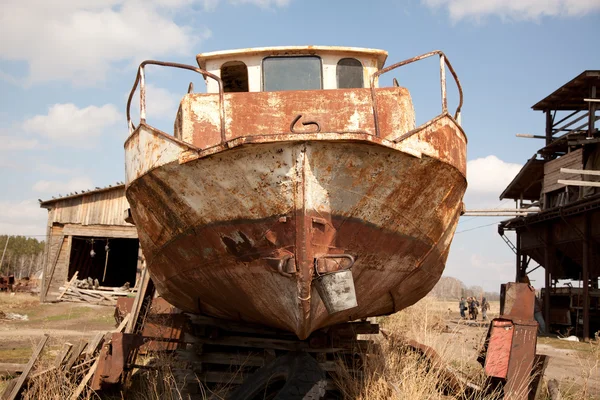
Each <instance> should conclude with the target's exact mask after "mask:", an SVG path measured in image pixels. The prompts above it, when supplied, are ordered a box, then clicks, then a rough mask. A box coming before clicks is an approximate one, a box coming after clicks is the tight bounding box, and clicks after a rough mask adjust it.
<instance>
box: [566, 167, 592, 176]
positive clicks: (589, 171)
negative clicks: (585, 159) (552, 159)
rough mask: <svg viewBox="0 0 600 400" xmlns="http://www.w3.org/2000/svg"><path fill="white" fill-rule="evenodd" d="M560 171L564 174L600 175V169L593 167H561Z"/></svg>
mask: <svg viewBox="0 0 600 400" xmlns="http://www.w3.org/2000/svg"><path fill="white" fill-rule="evenodd" d="M560 172H561V173H563V174H580V175H594V176H600V171H596V170H593V169H572V168H561V169H560Z"/></svg>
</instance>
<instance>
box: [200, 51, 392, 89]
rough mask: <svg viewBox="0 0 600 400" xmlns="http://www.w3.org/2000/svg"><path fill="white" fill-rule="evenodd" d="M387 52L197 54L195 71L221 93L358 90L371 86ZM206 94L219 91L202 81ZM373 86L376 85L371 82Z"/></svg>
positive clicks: (232, 52)
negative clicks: (220, 84) (204, 74)
mask: <svg viewBox="0 0 600 400" xmlns="http://www.w3.org/2000/svg"><path fill="white" fill-rule="evenodd" d="M386 58H387V52H386V51H383V50H374V49H359V48H354V47H332V46H298V47H268V48H258V49H243V50H232V51H219V52H213V53H202V54H199V55H198V56H197V57H196V59H197V61H198V65H199V66H200V68H202V69H204V70H206V71H208V72H210V73H212V74H214V75H216V76H218V77H219V78H221V80H222V81H223V91H224V92H225V93H232V92H276V91H286V90H319V89H358V88H369V87H371V86H370V85H371V75H372V74H374V73H375V72H376V71H377V70H379V69H381V68H382V67H383V64H384V63H385V60H386ZM206 85H207V92H208V93H218V92H219V87H218V84H217V82H216V81H215V80H212V79H207V81H206ZM375 86H376V87H377V82H376V83H375Z"/></svg>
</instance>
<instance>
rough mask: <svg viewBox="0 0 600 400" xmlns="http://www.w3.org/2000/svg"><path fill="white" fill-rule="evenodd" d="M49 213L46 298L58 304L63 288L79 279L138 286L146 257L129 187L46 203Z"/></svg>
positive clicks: (107, 189)
mask: <svg viewBox="0 0 600 400" xmlns="http://www.w3.org/2000/svg"><path fill="white" fill-rule="evenodd" d="M40 206H41V207H42V208H46V209H48V225H47V231H46V235H47V240H46V249H45V260H44V274H43V278H42V288H41V300H42V301H47V300H53V299H54V298H55V297H56V296H57V295H58V293H59V288H60V287H61V286H63V285H64V284H65V282H66V281H68V280H69V279H71V277H72V276H73V275H74V274H75V272H77V273H78V276H77V278H78V279H86V278H92V279H98V281H99V282H100V285H102V286H109V287H120V286H123V285H124V284H126V283H127V282H129V285H130V286H131V287H133V286H134V285H135V283H136V280H137V278H138V276H139V271H140V268H141V266H142V262H143V257H142V254H141V250H140V247H139V241H138V234H137V230H136V228H135V226H134V225H133V224H131V223H129V222H126V221H125V219H126V217H127V213H128V210H129V203H128V202H127V199H126V198H125V185H124V184H118V185H116V186H108V187H105V188H97V189H95V190H90V191H84V192H81V193H76V194H71V195H68V196H63V197H59V198H53V199H51V200H46V201H42V202H41V203H40Z"/></svg>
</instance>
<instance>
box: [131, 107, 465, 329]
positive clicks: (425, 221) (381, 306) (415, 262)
mask: <svg viewBox="0 0 600 400" xmlns="http://www.w3.org/2000/svg"><path fill="white" fill-rule="evenodd" d="M441 125H442V126H441V128H443V129H437V128H440V126H439V121H438V126H436V125H432V126H431V127H430V128H429V132H425V131H424V132H423V134H424V135H428V134H433V135H435V134H437V135H439V136H442V135H446V138H445V141H443V143H444V144H445V145H446V146H447V147H446V148H448V149H451V150H449V151H442V152H436V154H426V152H419V151H414V150H412V151H411V149H410V148H409V147H404V148H403V147H402V146H400V145H397V144H394V143H392V142H387V141H385V140H374V138H373V137H371V136H369V135H361V136H360V137H359V135H354V136H353V137H350V136H348V135H346V136H343V135H323V134H320V135H318V136H314V135H313V136H311V135H292V136H289V137H271V138H266V139H264V140H254V141H247V142H239V141H238V143H230V145H229V146H225V147H223V148H218V149H210V150H207V151H204V152H198V151H195V150H193V149H190V148H189V147H188V148H186V145H185V143H182V142H178V141H177V140H174V139H172V138H169V137H167V135H166V134H162V133H161V132H157V131H156V130H154V129H153V128H150V127H148V126H146V125H142V126H140V127H139V128H138V129H137V131H136V132H135V133H134V134H133V135H132V137H130V139H129V140H128V142H127V144H126V153H127V157H128V158H127V165H128V170H127V175H128V177H127V179H128V185H127V192H126V193H127V198H128V200H129V202H130V206H131V211H132V214H133V219H134V221H135V223H136V226H137V228H138V234H139V238H140V242H141V245H142V248H143V251H144V255H145V257H146V261H147V267H148V268H149V270H150V272H151V276H152V279H153V281H154V283H155V284H156V286H157V288H158V290H159V292H160V293H161V295H162V296H164V298H165V299H167V300H168V301H169V302H171V303H172V304H174V305H175V306H177V307H179V308H181V309H183V310H186V311H188V312H194V313H202V314H207V315H211V316H215V317H219V318H225V319H232V320H241V321H248V322H254V323H260V324H264V325H269V326H273V327H277V328H281V329H284V330H288V331H291V332H294V333H296V334H297V335H298V336H299V337H300V338H306V337H307V336H309V335H310V333H311V332H313V331H315V330H317V329H319V328H322V327H325V326H329V325H332V324H336V323H340V322H344V321H348V320H354V319H358V318H364V317H370V316H375V315H384V314H390V313H392V312H395V311H398V310H401V309H403V308H405V307H408V306H410V305H412V304H414V303H415V302H417V301H418V300H419V299H420V298H422V297H423V296H425V295H426V294H427V293H428V292H429V291H430V290H431V288H432V287H433V286H434V285H435V283H436V282H437V281H438V280H439V278H440V276H441V274H442V272H443V269H444V265H445V261H446V258H447V255H448V250H449V246H450V243H451V241H452V237H453V234H454V230H455V228H456V224H457V222H458V218H459V216H460V212H461V208H462V197H463V194H464V192H465V189H466V179H465V174H464V165H463V164H464V152H465V151H464V148H465V140H464V135H463V134H462V133H460V132H459V130H458V129H448V127H449V126H450V127H455V123H454V122H453V121H452V120H451V118H450V119H449V120H448V121H446V122H445V123H444V124H441ZM367 136H368V137H367ZM422 139H423V136H421V138H419V135H418V134H417V135H415V137H414V140H415V142H414V143H416V144H418V143H417V141H418V140H422ZM437 140H438V141H439V140H440V139H437ZM405 145H406V144H405ZM415 147H416V148H418V146H413V148H415ZM422 147H423V146H421V148H422ZM452 152H455V153H456V154H459V156H460V157H453V158H452V154H453V153H452ZM150 153H151V154H153V155H154V157H153V158H149V157H148V154H150ZM442 153H443V154H442ZM449 157H450V158H452V159H451V160H449ZM461 157H462V158H461ZM330 254H334V255H335V254H349V255H351V256H352V257H354V258H355V260H356V261H355V263H354V265H353V266H352V268H351V271H352V275H353V279H354V285H355V291H356V298H357V303H358V306H357V307H354V308H351V309H348V310H345V311H341V312H337V313H333V314H329V313H328V312H327V311H326V309H325V306H324V304H323V301H322V300H321V298H320V297H319V294H318V293H317V290H316V288H315V284H314V282H315V281H314V278H315V259H318V258H319V257H322V256H323V255H330ZM282 259H285V260H286V264H285V272H284V273H280V272H279V271H278V269H277V267H278V264H279V260H282ZM289 260H291V261H289Z"/></svg>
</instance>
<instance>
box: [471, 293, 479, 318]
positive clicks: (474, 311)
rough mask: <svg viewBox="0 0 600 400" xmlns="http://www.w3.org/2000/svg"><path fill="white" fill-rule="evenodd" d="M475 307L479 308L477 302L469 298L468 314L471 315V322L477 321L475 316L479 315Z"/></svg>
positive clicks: (473, 298)
mask: <svg viewBox="0 0 600 400" xmlns="http://www.w3.org/2000/svg"><path fill="white" fill-rule="evenodd" d="M477 307H479V302H478V301H477V299H476V298H475V297H471V304H470V305H469V314H470V315H471V319H472V320H473V321H477V314H478V313H479V310H478V309H477Z"/></svg>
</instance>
